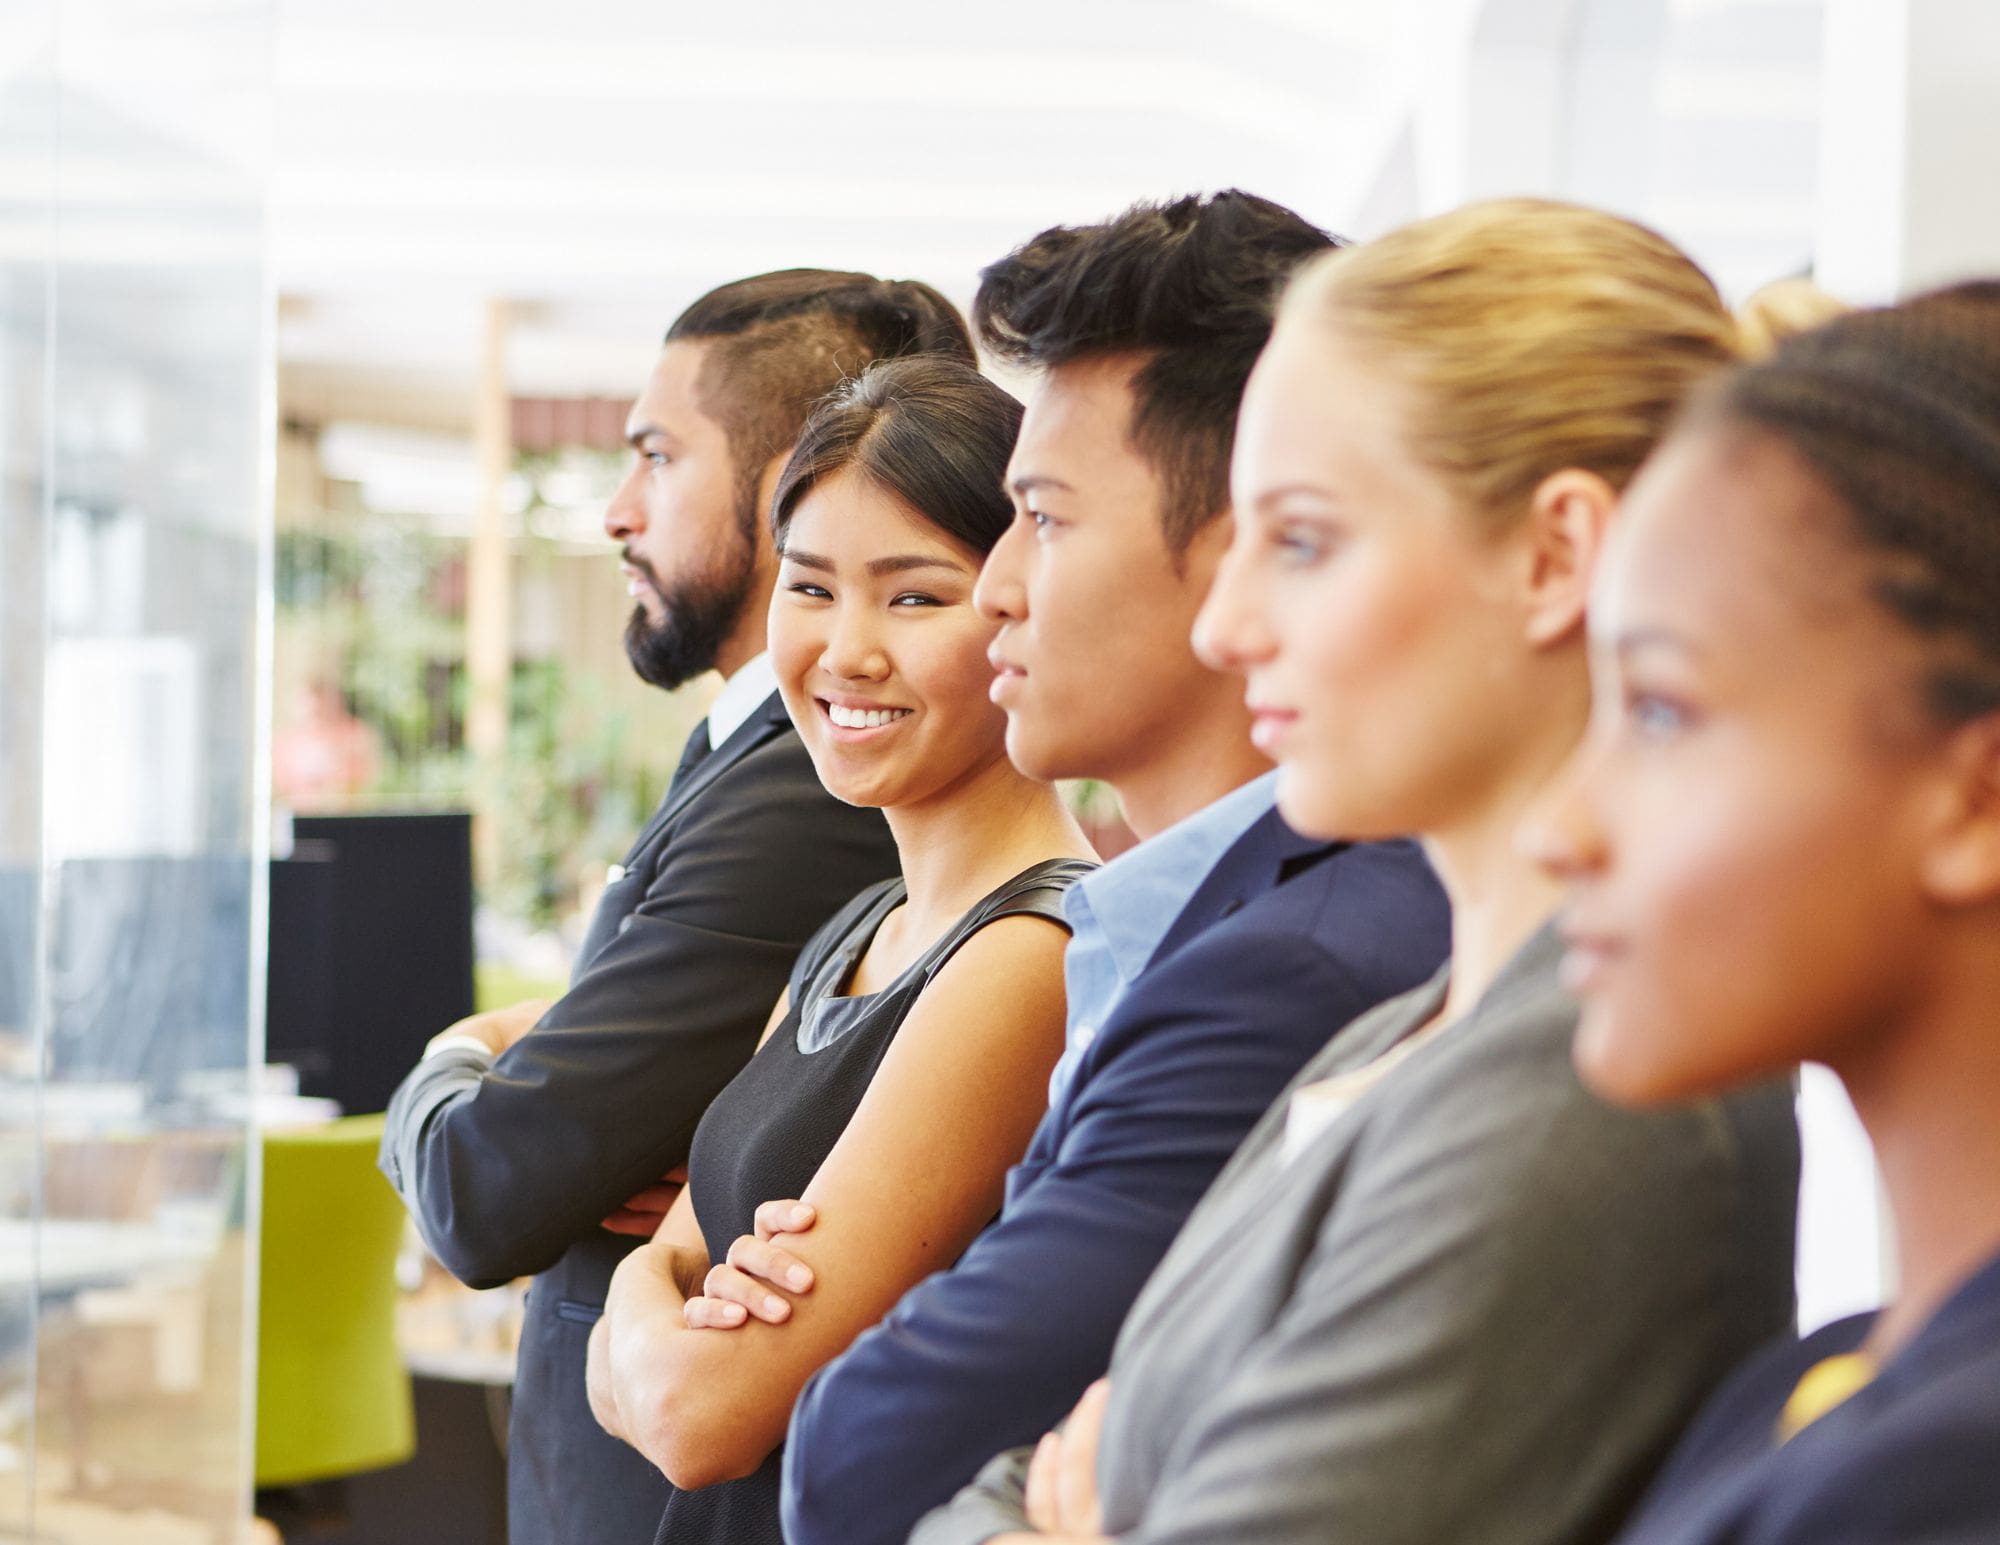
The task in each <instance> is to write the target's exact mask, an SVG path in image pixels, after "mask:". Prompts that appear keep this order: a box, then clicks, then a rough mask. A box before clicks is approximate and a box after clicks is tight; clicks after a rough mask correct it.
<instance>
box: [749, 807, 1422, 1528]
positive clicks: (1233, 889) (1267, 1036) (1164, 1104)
mask: <svg viewBox="0 0 2000 1545" xmlns="http://www.w3.org/2000/svg"><path fill="white" fill-rule="evenodd" d="M1449 937H1450V925H1449V915H1448V908H1447V906H1446V903H1445V899H1444V894H1443V892H1442V890H1441V889H1440V887H1439V886H1438V883H1437V880H1436V878H1435V876H1433V875H1432V873H1431V871H1430V867H1429V865H1428V864H1427V863H1426V862H1425V860H1424V857H1423V855H1422V853H1421V852H1420V851H1419V850H1418V849H1417V847H1416V846H1415V845H1414V844H1413V843H1409V842H1384V843H1371V844H1365V845H1360V846H1348V845H1344V844H1327V843H1318V842H1309V841H1307V840H1305V839H1303V838H1301V837H1298V836H1297V835H1295V834H1294V833H1292V832H1291V831H1290V830H1289V829H1288V828H1286V827H1285V825H1284V823H1283V822H1282V821H1281V820H1280V819H1279V818H1278V816H1277V815H1276V814H1275V813H1272V814H1268V815H1266V816H1264V817H1263V818H1261V819H1260V820H1259V821H1257V822H1256V823H1255V824H1254V825H1252V826H1251V828H1250V829H1249V830H1248V831H1247V832H1246V833H1245V834H1244V835H1243V836H1242V837H1241V838H1239V839H1238V840H1237V842H1236V843H1235V844H1234V846H1232V847H1231V848H1230V849H1229V851H1228V852H1227V853H1225V854H1224V855H1223V857H1222V859H1221V860H1220V861H1219V862H1218V863H1217V865H1216V866H1215V868H1214V869H1213V870H1212V871H1211V872H1210V874H1209V876H1208V878H1207V879H1206V880H1204V881H1203V882H1202V884H1201V885H1200V886H1199V887H1198V888H1197V890H1196V891H1195V894H1194V895H1193V896H1192V897H1191V898H1190V899H1189V901H1188V903H1187V905H1186V907H1184V908H1183V909H1182V911H1181V914H1180V916H1179V917H1178V918H1177V919H1176V920H1175V922H1174V924H1173V926H1172V927H1171V928H1170V929H1169V930H1168V932H1167V935H1166V937H1165V938H1164V939H1163V940H1162V941H1161V943H1160V946H1159V948H1158V950H1157V951H1156V952H1155V953H1154V955H1153V957H1152V958H1151V959H1150V960H1149V961H1148V962H1147V964H1146V967H1145V969H1144V970H1143V971H1141V972H1140V974H1139V975H1138V977H1137V978H1136V979H1135V980H1134V981H1133V982H1132V984H1131V985H1130V986H1129V987H1128V988H1127V990H1126V992H1125V994H1124V996H1123V997H1122V998H1121V999H1120V1000H1119V1001H1118V1003H1117V1005H1116V1007H1115V1008H1114V1009H1113V1010H1112V1012H1111V1013H1110V1014H1109V1015H1107V1016H1106V1019H1105V1023H1104V1024H1103V1025H1102V1026H1101V1027H1100V1028H1099V1031H1098V1034H1097V1037H1096V1038H1095V1039H1094V1040H1093V1041H1092V1042H1091V1044H1090V1046H1089V1048H1088V1050H1087V1051H1086V1052H1085V1053H1084V1054H1083V1058H1082V1061H1081V1063H1080V1064H1079V1066H1078V1067H1077V1069H1076V1073H1075V1076H1074V1077H1073V1078H1072V1079H1071V1080H1070V1081H1069V1083H1068V1085H1067V1087H1066V1089H1065V1090H1064V1092H1063V1093H1062V1095H1061V1097H1060V1098H1059V1099H1058V1100H1057V1102H1056V1103H1055V1105H1054V1106H1052V1107H1051V1108H1050V1110H1049V1113H1048V1115H1047V1116H1046V1117H1044V1118H1043V1120H1042V1123H1041V1126H1040V1127H1039V1128H1038V1129H1037V1130H1036V1133H1035V1138H1034V1142H1033V1143H1032V1145H1031V1146H1030V1148H1029V1150H1028V1155H1027V1157H1026V1159H1025V1160H1024V1161H1023V1162H1022V1163H1020V1164H1019V1165H1017V1166H1015V1168H1014V1169H1013V1170H1012V1172H1011V1173H1010V1174H1009V1175H1008V1178H1007V1198H1006V1206H1005V1210H1004V1211H1003V1212H1002V1214H1001V1216H1000V1219H999V1221H998V1222H997V1223H995V1224H994V1225H993V1227H991V1228H990V1229H988V1230H987V1231H986V1232H985V1233H984V1234H982V1235H981V1236H980V1237H979V1238H978V1239H977V1240H975V1241H974V1242H973V1244H972V1247H971V1248H970V1249H969V1250H967V1251H966V1253H965V1255H964V1256H963V1257H961V1258H960V1260H959V1261H958V1263H957V1264H956V1265H955V1266H953V1267H952V1268H951V1269H950V1270H948V1271H944V1272H940V1273H938V1274H936V1275H934V1276H932V1277H930V1278H929V1279H927V1280H926V1281H924V1282H921V1283H919V1284H918V1285H917V1286H916V1287H915V1288H913V1289H911V1290H910V1292H909V1293H908V1294H906V1295H905V1296H904V1298H903V1299H902V1301H901V1302H900V1303H899V1304H898V1305H897V1306H896V1307H895V1309H893V1310H892V1311H891V1312H890V1313H889V1315H888V1317H887V1318H886V1319H885V1320H883V1322H882V1323H881V1324H880V1325H878V1326H876V1327H874V1328H873V1329H871V1330H869V1331H867V1332H866V1333H864V1334H863V1335H862V1336H861V1337H860V1338H859V1339H858V1340H857V1341H856V1342H855V1343H854V1345H853V1346H852V1347H850V1348H849V1349H848V1350H847V1352H845V1353H844V1354H843V1355H842V1356H840V1357H839V1358H837V1359H835V1360H834V1361H833V1362H832V1363H830V1364H828V1365H827V1366H826V1367H825V1368H823V1369H821V1370H820V1371H819V1373H818V1374H816V1375H815V1376H814V1377H813V1379H812V1382H811V1383H810V1384H808V1385H807V1386H806V1389H805V1392H804V1394H803V1395H801V1396H800V1398H799V1402H798V1405H797V1407H796V1408H795V1409H794V1411H793V1414H792V1424H791V1431H790V1435H789V1437H788V1438H787V1439H786V1446H785V1465H784V1493H783V1519H784V1529H785V1538H786V1540H787V1541H788V1542H790V1545H876V1542H880V1545H891V1542H894V1545H902V1542H903V1541H904V1540H906V1539H907V1538H908V1536H909V1532H910V1530H911V1528H913V1527H914V1526H915V1524H916V1522H917V1520H918V1519H920V1518H922V1517H923V1515H924V1514H925V1513H927V1512H928V1511H929V1510H930V1509H931V1508H932V1507H934V1506H936V1505H937V1504H939V1503H941V1502H945V1501H948V1500H949V1499H950V1498H951V1497H952V1496H953V1495H954V1494H955V1493H956V1492H957V1491H958V1489H959V1488H960V1487H961V1486H963V1485H964V1484H965V1483H966V1482H968V1481H970V1480H971V1479H972V1477H973V1475H974V1474H975V1473H976V1472H977V1471H978V1469H979V1467H980V1466H981V1465H982V1464H984V1463H985V1462H986V1461H987V1460H988V1459H990V1458H991V1457H992V1456H993V1455H994V1454H996V1453H999V1452H1001V1451H1002V1450H1004V1449H1006V1448H1009V1447H1012V1446H1014V1445H1018V1444H1022V1443H1031V1442H1033V1441H1034V1440H1035V1439H1037V1438H1039V1437H1040V1436H1041V1435H1042V1434H1043V1433H1044V1432H1046V1431H1047V1430H1048V1429H1049V1428H1050V1427H1052V1426H1054V1425H1055V1424H1056V1423H1057V1422H1058V1421H1060V1420H1061V1419H1062V1417H1064V1416H1065V1415H1067V1414H1068V1412H1069V1410H1070V1407H1071V1406H1072V1405H1074V1404H1075V1403H1076V1400H1077V1398H1078V1397H1079V1396H1080V1395H1081V1394H1082V1393H1083V1391H1084V1389H1085V1388H1086V1387H1087V1386H1088V1384H1089V1383H1090V1381H1091V1380H1092V1379H1094V1378H1096V1377H1097V1376H1098V1375H1099V1374H1101V1373H1103V1371H1104V1370H1105V1368H1106V1367H1107V1366H1108V1365H1109V1363H1110V1360H1111V1346H1112V1342H1113V1341H1114V1340H1115V1339H1116V1338H1117V1334H1118V1328H1119V1326H1120V1324H1121V1323H1123V1321H1124V1318H1125V1312H1126V1310H1127V1309H1129V1308H1130V1307H1131V1305H1132V1300H1133V1299H1134V1298H1136V1297H1137V1296H1138V1293H1139V1289H1140V1287H1141V1286H1142V1285H1143V1284H1144V1283H1145V1281H1146V1278H1147V1277H1148V1276H1149V1275H1150V1274H1151V1272H1152V1270H1153V1267H1154V1266H1155V1265H1157V1264H1158V1262H1159V1259H1160V1257H1161V1256H1162V1255H1163V1254H1164V1253H1165V1251H1166V1248H1167V1246H1168V1244H1169V1243H1170V1242H1171V1241H1172V1240H1173V1237H1174V1235H1175V1234H1176V1233H1177V1232H1178V1231H1179V1229H1180V1226H1181V1224H1182V1222H1183V1221H1184V1220H1185V1219H1186V1217H1187V1215H1188V1213H1189V1212H1191V1211H1192V1210H1193V1208H1194V1204H1195V1203H1196V1202H1197V1201H1198V1200H1199V1199H1200V1197H1201V1195H1202V1193H1203V1192H1204V1191H1206V1190H1207V1189H1208V1186H1209V1183H1210V1182H1211V1181H1212V1180H1213V1179H1214V1178H1215V1176H1216V1174H1217V1172H1218V1171H1219V1170H1220V1169H1221V1168H1222V1165H1223V1163H1224V1161H1225V1160H1227V1159H1228V1157H1229V1156H1230V1154H1231V1153H1233V1152H1234V1151H1235V1149H1236V1146H1237V1144H1238V1143H1239V1142H1240V1141H1241V1140H1242V1138H1243V1136H1244V1134H1245V1133H1246V1132H1248V1131H1249V1130H1250V1127H1251V1125H1252V1124H1253V1123H1254V1122H1255V1121H1256V1120H1257V1118H1258V1117H1259V1116H1261V1115H1262V1114H1263V1113H1264V1111H1265V1109H1266V1108H1267V1107H1268V1106H1269V1105H1270V1103H1271V1101H1272V1100H1273V1099H1275V1098H1276V1097H1277V1095H1278V1093H1279V1091H1280V1090H1282V1089H1283V1088H1284V1086H1285V1085H1286V1084H1287V1083H1288V1082H1289V1081H1290V1080H1291V1078H1292V1076H1293V1075H1294V1074H1295V1073H1296V1072H1297V1071H1298V1070H1299V1068H1300V1067H1301V1066H1303V1065H1304V1064H1305V1062H1306V1061H1307V1060H1308V1059H1309V1058H1310V1057H1311V1056H1312V1055H1313V1053H1315V1052H1317V1051H1318V1050H1320V1049H1321V1048H1322V1047H1323V1046H1324V1045H1325V1044H1326V1042H1327V1039H1328V1037H1329V1036H1330V1035H1331V1034H1332V1033H1333V1032H1335V1031H1336V1030H1338V1029H1339V1028H1340V1027H1341V1026H1343V1025H1345V1024H1346V1023H1347V1022H1348V1021H1349V1020H1351V1019H1353V1018H1354V1017H1355V1016H1356V1015H1358V1014H1360V1013H1361V1012H1363V1011H1364V1010H1366V1009H1369V1008H1372V1007H1373V1006H1374V1005H1375V1004H1377V1003H1379V1002H1381V1001H1383V1000H1384V999H1387V998H1390V997H1394V996H1395V995H1397V994H1399V993H1402V992H1404V991H1407V990H1408V989H1409V988H1411V987H1414V986H1416V985H1418V984H1419V983H1421V982H1424V981H1426V980H1427V979H1428V978H1429V977H1430V976H1431V975H1432V974H1433V973H1434V972H1435V971H1436V969H1437V967H1438V964H1439V962H1440V961H1442V960H1443V959H1444V957H1445V954H1446V952H1447V950H1448V948H1449Z"/></svg>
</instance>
